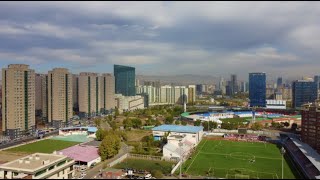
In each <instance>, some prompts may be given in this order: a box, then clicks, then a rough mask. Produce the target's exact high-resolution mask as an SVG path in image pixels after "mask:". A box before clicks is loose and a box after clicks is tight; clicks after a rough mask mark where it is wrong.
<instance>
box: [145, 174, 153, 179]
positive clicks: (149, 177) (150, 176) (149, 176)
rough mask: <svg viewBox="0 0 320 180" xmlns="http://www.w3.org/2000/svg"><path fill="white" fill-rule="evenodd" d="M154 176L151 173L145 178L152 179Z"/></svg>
mask: <svg viewBox="0 0 320 180" xmlns="http://www.w3.org/2000/svg"><path fill="white" fill-rule="evenodd" d="M151 178H152V175H151V174H147V175H146V176H145V177H144V179H151Z"/></svg>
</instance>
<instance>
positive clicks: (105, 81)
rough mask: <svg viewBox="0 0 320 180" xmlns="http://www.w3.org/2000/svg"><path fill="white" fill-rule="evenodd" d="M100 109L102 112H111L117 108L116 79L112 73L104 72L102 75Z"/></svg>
mask: <svg viewBox="0 0 320 180" xmlns="http://www.w3.org/2000/svg"><path fill="white" fill-rule="evenodd" d="M99 78H100V89H99V90H100V92H101V93H100V95H101V98H100V103H99V104H100V109H101V112H104V113H106V112H108V111H109V112H110V110H112V109H114V108H115V79H114V76H113V75H112V74H110V73H104V74H102V75H101V76H100V77H99Z"/></svg>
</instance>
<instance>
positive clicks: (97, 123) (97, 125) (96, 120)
mask: <svg viewBox="0 0 320 180" xmlns="http://www.w3.org/2000/svg"><path fill="white" fill-rule="evenodd" d="M94 124H95V125H96V127H100V126H101V119H98V118H97V119H95V120H94Z"/></svg>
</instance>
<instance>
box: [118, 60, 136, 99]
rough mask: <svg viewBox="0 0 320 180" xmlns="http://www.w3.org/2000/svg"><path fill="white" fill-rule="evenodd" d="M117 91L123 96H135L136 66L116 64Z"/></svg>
mask: <svg viewBox="0 0 320 180" xmlns="http://www.w3.org/2000/svg"><path fill="white" fill-rule="evenodd" d="M113 72H114V78H115V93H116V94H122V95H123V96H135V95H136V88H135V80H136V73H135V72H136V69H135V68H134V67H129V66H122V65H116V64H115V65H114V66H113Z"/></svg>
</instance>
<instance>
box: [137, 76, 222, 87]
mask: <svg viewBox="0 0 320 180" xmlns="http://www.w3.org/2000/svg"><path fill="white" fill-rule="evenodd" d="M136 78H137V79H139V80H140V85H143V82H144V81H160V83H161V85H165V84H171V83H172V84H174V85H182V86H184V85H189V84H214V83H218V82H219V78H218V77H214V76H209V75H193V74H183V75H173V76H148V75H137V76H136Z"/></svg>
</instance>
